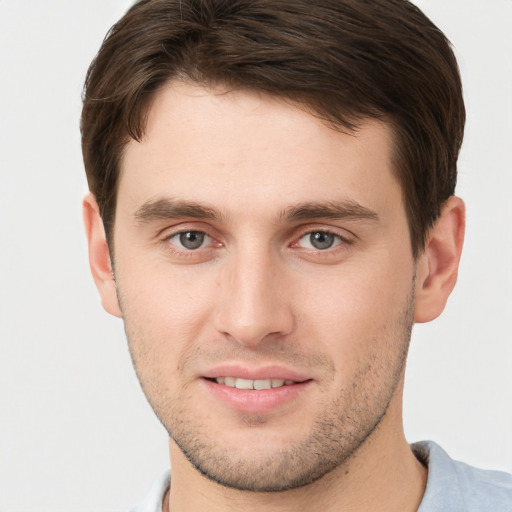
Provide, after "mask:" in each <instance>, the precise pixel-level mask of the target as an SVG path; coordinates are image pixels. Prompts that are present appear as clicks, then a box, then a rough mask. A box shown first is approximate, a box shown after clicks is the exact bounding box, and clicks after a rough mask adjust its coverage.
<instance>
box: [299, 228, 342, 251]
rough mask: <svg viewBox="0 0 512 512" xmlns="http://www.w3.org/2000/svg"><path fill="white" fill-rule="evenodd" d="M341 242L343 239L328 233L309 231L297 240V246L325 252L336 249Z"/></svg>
mask: <svg viewBox="0 0 512 512" xmlns="http://www.w3.org/2000/svg"><path fill="white" fill-rule="evenodd" d="M342 242H343V239H342V238H341V237H340V236H339V235H336V234H334V233H330V232H329V231H311V232H310V233H306V234H305V235H303V236H301V237H300V238H299V242H298V245H299V246H300V247H303V248H305V249H314V250H316V251H325V250H326V249H331V248H332V247H336V246H337V245H340V244H341V243H342Z"/></svg>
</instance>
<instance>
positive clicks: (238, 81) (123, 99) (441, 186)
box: [81, 0, 465, 256]
mask: <svg viewBox="0 0 512 512" xmlns="http://www.w3.org/2000/svg"><path fill="white" fill-rule="evenodd" d="M173 79H174V80H187V81H192V82H195V83H198V84H201V85H216V84H223V85H227V86H228V87H233V88H244V89H247V88H248V89H252V90H259V91H263V92H265V93H268V94H271V95H275V96H279V97H282V98H286V99H288V100H292V101H293V102H295V103H298V104H300V105H302V106H303V107H305V108H307V109H308V110H309V111H311V112H312V113H313V114H314V115H317V116H320V117H321V118H323V119H325V120H326V121H328V122H329V123H330V124H331V125H332V126H334V127H336V128H341V129H346V130H354V129H357V126H358V123H359V122H360V121H361V120H363V119H365V118H376V119H381V120H383V121H385V122H387V123H388V124H389V125H390V126H391V128H392V130H393V134H394V138H395V154H394V156H395V158H394V166H395V171H396V176H397V178H398V180H399V182H400V184H401V187H402V192H403V197H404V204H405V209H406V213H407V217H408V222H409V230H410V235H411V244H412V250H413V254H414V255H415V256H417V255H418V254H419V252H420V251H421V250H422V249H423V247H424V243H425V236H426V233H427V231H428V229H429V227H431V226H432V225H433V223H434V221H435V220H436V219H437V217H438V215H439V213H440V210H441V206H442V204H443V202H444V201H446V199H448V198H449V197H450V196H451V195H453V193H454V190H455V183H456V178H457V157H458V153H459V150H460V145H461V143H462V137H463V131H464V122H465V110H464V102H463V99H462V86H461V81H460V75H459V70H458V67H457V62H456V60H455V57H454V54H453V52H452V49H451V47H450V43H449V42H448V40H447V39H446V37H445V36H444V34H443V33H442V32H441V31H440V30H439V29H438V28H437V27H436V26H435V25H434V24H433V23H432V22H431V21H430V20H429V19H428V18H427V17H426V16H425V15H424V14H423V13H422V12H421V11H420V10H419V9H418V8H417V7H415V6H414V5H412V4H411V3H409V2H408V1H406V0H315V1H314V2H312V1H311V0H141V1H139V2H137V3H136V4H135V5H134V6H133V7H132V8H131V9H130V10H129V11H128V12H127V13H126V14H125V16H124V17H123V18H122V19H121V20H120V21H119V22H118V23H116V24H115V25H114V26H113V27H112V29H111V30H110V32H109V33H108V34H107V37H106V38H105V40H104V42H103V45H102V46H101V49H100V51H99V52H98V55H97V56H96V58H95V59H94V61H93V62H92V64H91V66H90V68H89V71H88V73H87V78H86V82H85V87H84V104H83V112H82V120H81V130H82V150H83V155H84V163H85V169H86V173H87V179H88V182H89V187H90V190H91V192H92V193H93V194H94V195H95V196H96V200H97V202H98V205H99V208H100V212H101V215H102V218H103V222H104V224H105V229H106V232H107V237H108V238H109V241H110V242H111V233H112V229H113V222H114V216H115V208H116V194H117V184H118V178H119V166H120V160H121V155H122V152H123V148H124V145H125V144H126V143H127V141H128V140H129V138H130V137H132V138H133V139H135V140H139V141H140V140H141V138H142V136H143V134H144V129H145V119H146V115H147V111H148V109H149V104H150V101H151V99H152V98H153V97H154V95H155V93H156V92H157V91H158V90H159V89H160V88H161V87H162V86H163V85H164V84H165V83H167V82H169V81H170V80H173Z"/></svg>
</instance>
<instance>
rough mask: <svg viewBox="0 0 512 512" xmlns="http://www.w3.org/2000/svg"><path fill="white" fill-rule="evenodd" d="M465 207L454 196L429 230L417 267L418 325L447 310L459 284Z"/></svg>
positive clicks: (415, 314) (416, 310) (416, 309)
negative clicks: (451, 294)
mask: <svg viewBox="0 0 512 512" xmlns="http://www.w3.org/2000/svg"><path fill="white" fill-rule="evenodd" d="M464 228H465V206H464V202H463V201H462V199H460V198H458V197H455V196H452V197H450V198H449V199H448V200H447V201H446V203H445V204H444V206H443V208H442V210H441V215H440V216H439V218H438V219H437V221H436V222H435V224H434V226H433V227H432V228H431V229H430V230H429V232H428V235H427V240H426V243H425V250H424V252H423V254H422V255H421V256H420V258H419V259H418V263H417V267H416V300H415V310H414V320H415V322H430V321H431V320H434V318H437V317H438V316H439V315H440V314H441V313H442V311H443V309H444V308H445V305H446V302H447V301H448V297H449V296H450V293H451V292H452V290H453V288H454V286H455V283H456V282H457V273H458V269H459V262H460V256H461V252H462V245H463V242H464Z"/></svg>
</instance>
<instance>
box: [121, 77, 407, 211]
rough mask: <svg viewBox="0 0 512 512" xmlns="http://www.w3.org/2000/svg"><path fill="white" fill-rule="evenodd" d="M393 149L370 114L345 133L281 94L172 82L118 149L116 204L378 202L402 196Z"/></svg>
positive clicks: (255, 207) (251, 207)
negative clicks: (137, 137)
mask: <svg viewBox="0 0 512 512" xmlns="http://www.w3.org/2000/svg"><path fill="white" fill-rule="evenodd" d="M392 147H393V144H392V136H391V132H390V129H389V127H388V126H387V125H385V124H384V123H381V122H378V121H373V120H368V121H367V122H364V123H362V124H361V126H360V128H359V129H358V130H357V131H356V132H353V133H347V132H342V131H337V130H334V129H332V128H331V127H329V126H327V125H326V123H324V122H323V121H321V120H320V119H318V118H316V117H314V116H313V115H311V114H310V113H308V112H306V111H305V110H303V109H301V108H300V107H298V106H297V105H293V104H290V103H288V102H286V101H284V100H282V99H279V98H275V97H271V96H268V95H265V94H260V93H257V92H251V91H227V90H225V89H222V88H215V89H206V88H203V87H199V86H196V85H190V84H185V83H180V82H174V83H170V84H168V85H167V86H166V87H165V88H163V89H162V90H161V91H159V93H158V94H157V95H156V96H155V98H154V101H153V103H152V105H151V107H150V109H149V112H148V117H147V125H146V131H145V136H144V138H143V140H142V141H141V142H137V141H134V140H131V141H130V142H129V143H128V144H127V146H126V148H125V152H124V154H123V160H122V165H121V177H120V185H119V196H118V207H121V206H122V204H123V203H125V202H126V201H128V202H129V203H131V207H132V208H136V207H137V206H140V204H142V203H143V202H144V201H147V200H155V199H158V198H159V196H162V197H165V196H172V197H174V198H177V199H186V200H192V201H196V202H207V203H208V204H212V205H213V206H214V207H218V208H219V209H223V210H225V211H226V212H227V213H228V214H229V208H230V206H233V207H234V208H235V207H239V206H240V204H244V212H245V213H249V212H252V213H255V212H258V211H259V212H260V213H259V214H261V212H262V211H265V212H267V211H270V210H271V209H280V210H282V209H283V208H286V207H289V206H290V205H292V206H293V204H294V203H297V202H307V201H330V200H344V199H349V200H352V201H356V202H358V203H361V204H367V205H368V206H371V207H372V208H373V209H375V208H377V207H378V208H384V207H386V203H390V204H391V203H396V202H397V201H398V203H401V195H400V190H399V186H398V183H397V182H396V180H395V178H394V176H393V172H392V164H391V162H392Z"/></svg>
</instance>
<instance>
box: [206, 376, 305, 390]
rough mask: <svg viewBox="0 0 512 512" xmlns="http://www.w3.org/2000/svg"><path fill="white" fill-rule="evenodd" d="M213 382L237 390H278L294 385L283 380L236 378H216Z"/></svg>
mask: <svg viewBox="0 0 512 512" xmlns="http://www.w3.org/2000/svg"><path fill="white" fill-rule="evenodd" d="M215 381H216V382H217V383H218V384H224V385H226V386H229V387H230V388H237V389H271V388H280V387H281V386H289V385H290V384H294V383H295V381H293V380H284V379H257V380H251V379H240V378H237V377H217V378H216V379H215Z"/></svg>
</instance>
